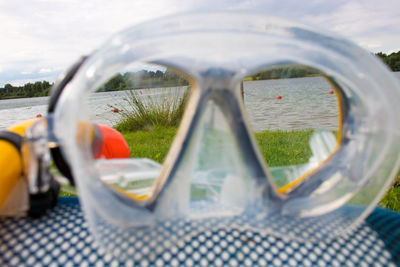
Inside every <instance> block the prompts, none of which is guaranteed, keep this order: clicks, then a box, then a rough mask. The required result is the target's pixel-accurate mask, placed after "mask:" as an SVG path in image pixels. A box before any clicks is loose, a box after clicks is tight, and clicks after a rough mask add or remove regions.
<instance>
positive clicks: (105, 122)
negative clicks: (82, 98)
mask: <svg viewBox="0 0 400 267" xmlns="http://www.w3.org/2000/svg"><path fill="white" fill-rule="evenodd" d="M190 90H191V86H190V83H189V78H188V77H187V76H186V75H185V74H183V73H181V72H178V71H176V70H173V69H170V68H167V67H164V66H160V65H155V64H135V65H134V66H130V67H129V68H128V69H126V70H124V71H121V72H119V73H118V74H117V75H115V76H114V77H112V78H111V79H109V80H108V81H106V82H105V83H104V84H103V85H101V86H100V87H99V89H98V90H97V91H96V92H95V93H93V94H91V95H90V97H89V99H88V106H89V117H90V122H91V125H92V131H91V133H89V134H88V135H89V136H90V140H91V141H90V143H91V146H90V147H88V148H87V149H86V150H88V151H90V153H91V156H92V157H93V158H94V159H95V161H96V163H95V164H96V167H97V170H98V172H99V175H100V177H101V179H102V181H103V182H105V183H106V184H108V185H110V186H111V187H113V188H114V189H116V190H118V191H120V192H122V193H124V194H125V195H128V196H130V197H133V198H135V199H145V198H146V197H147V194H148V192H149V190H150V187H151V185H152V184H153V181H154V180H155V179H156V178H157V176H158V174H159V172H160V169H161V164H162V163H163V161H164V159H165V157H166V155H167V153H168V151H169V148H170V146H171V144H172V141H173V139H174V137H175V134H176V132H177V128H178V126H179V123H180V121H181V119H182V116H183V112H184V110H185V106H186V103H187V100H188V98H189V95H190Z"/></svg>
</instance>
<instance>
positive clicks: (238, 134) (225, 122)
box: [157, 89, 280, 217]
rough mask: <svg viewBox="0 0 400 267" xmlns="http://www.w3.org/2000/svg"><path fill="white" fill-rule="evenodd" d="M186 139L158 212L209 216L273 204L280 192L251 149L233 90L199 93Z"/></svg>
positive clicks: (251, 143) (159, 203)
mask: <svg viewBox="0 0 400 267" xmlns="http://www.w3.org/2000/svg"><path fill="white" fill-rule="evenodd" d="M186 138H187V139H186V140H184V142H183V146H182V149H181V153H180V154H179V155H178V160H177V161H176V164H175V166H174V168H173V169H172V170H171V172H170V174H169V177H170V179H171V180H169V179H168V180H167V182H166V183H165V185H164V188H163V189H162V190H163V191H162V192H161V193H160V195H159V197H158V199H157V204H158V205H157V209H158V211H161V213H162V211H165V213H166V214H165V215H166V216H167V215H168V216H171V213H170V212H171V207H176V209H175V208H174V209H173V210H174V212H176V213H177V214H176V215H179V214H181V215H182V214H186V215H187V216H189V217H207V216H210V215H212V216H215V215H218V216H224V215H225V216H233V215H239V214H242V213H244V212H245V211H248V210H249V209H254V207H256V206H257V207H260V205H261V206H265V207H268V208H269V209H273V207H274V206H275V208H276V206H277V205H278V202H277V200H278V199H280V197H279V193H278V192H277V188H276V186H275V184H274V182H273V180H272V179H268V178H267V177H268V175H267V171H266V169H265V168H264V166H263V165H262V163H261V161H260V159H259V156H258V154H257V152H256V151H255V150H254V149H253V148H254V147H253V140H252V137H251V135H250V133H249V131H248V129H247V125H246V123H245V120H244V117H243V113H242V110H241V107H240V104H239V102H238V99H237V98H236V96H235V95H234V92H233V91H232V90H228V89H217V90H213V89H210V90H207V91H206V92H205V93H203V94H202V96H201V98H200V100H199V102H198V106H197V110H196V112H195V116H194V117H193V118H192V120H191V126H190V128H189V131H188V134H187V137H186ZM171 203H174V204H173V205H171ZM255 203H258V204H259V205H255ZM167 205H168V206H169V207H167ZM167 213H168V214H167Z"/></svg>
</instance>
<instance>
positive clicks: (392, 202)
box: [379, 186, 400, 212]
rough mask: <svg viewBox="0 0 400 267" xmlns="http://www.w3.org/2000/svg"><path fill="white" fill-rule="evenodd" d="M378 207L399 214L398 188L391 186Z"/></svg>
mask: <svg viewBox="0 0 400 267" xmlns="http://www.w3.org/2000/svg"><path fill="white" fill-rule="evenodd" d="M379 206H381V207H383V208H387V209H391V210H394V211H397V212H400V187H399V186H392V187H391V188H390V189H389V191H388V192H387V193H386V195H385V197H384V198H383V199H382V200H381V202H379Z"/></svg>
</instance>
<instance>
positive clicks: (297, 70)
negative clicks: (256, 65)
mask: <svg viewBox="0 0 400 267" xmlns="http://www.w3.org/2000/svg"><path fill="white" fill-rule="evenodd" d="M376 55H377V56H378V57H379V58H381V59H382V60H383V62H384V63H386V64H387V65H388V67H389V68H390V69H391V70H392V71H400V51H398V52H395V53H391V54H390V55H387V54H385V53H382V52H379V53H377V54H376ZM320 74H321V73H320V72H319V71H318V70H316V69H314V68H311V67H306V66H296V65H288V66H278V67H274V68H270V69H268V70H265V71H261V72H258V73H255V74H253V75H251V76H249V77H247V78H246V79H245V80H268V79H282V78H296V77H307V76H316V75H320ZM52 85H53V84H52V83H49V82H48V81H41V82H35V83H27V84H25V85H22V86H13V85H11V84H9V83H8V84H6V85H5V86H4V87H3V88H0V99H11V98H22V97H37V96H47V95H48V94H49V91H50V88H51V86H52ZM185 85H189V80H188V79H187V78H186V77H185V76H183V75H180V74H179V73H178V72H175V71H173V70H170V69H166V70H165V71H161V70H156V71H149V70H140V71H137V72H126V73H124V74H121V73H120V74H117V75H115V76H114V77H113V78H111V79H110V80H109V81H108V82H107V83H105V85H104V86H102V87H101V88H100V89H99V90H98V91H99V92H107V91H120V90H131V89H138V88H157V87H173V86H185Z"/></svg>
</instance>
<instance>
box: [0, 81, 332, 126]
mask: <svg viewBox="0 0 400 267" xmlns="http://www.w3.org/2000/svg"><path fill="white" fill-rule="evenodd" d="M329 90H331V87H330V85H329V84H328V83H327V82H326V81H325V80H324V79H323V78H321V77H313V78H295V79H282V80H266V81H249V82H244V99H245V106H246V108H247V109H248V113H249V116H250V119H251V122H252V126H253V128H254V129H255V130H256V131H261V130H265V129H271V130H274V129H283V130H293V129H309V128H313V129H328V130H334V129H336V127H337V103H336V97H335V95H334V94H329V93H328V92H329ZM143 92H145V94H153V95H154V94H157V91H156V89H151V90H148V91H145V90H143ZM277 95H280V96H282V99H277V98H276V96H277ZM126 96H127V92H124V91H119V92H105V93H96V94H92V95H91V96H90V98H89V100H88V105H89V109H90V112H91V114H90V117H91V119H92V120H93V121H96V122H99V123H103V124H106V125H110V126H112V125H113V124H114V123H115V122H117V121H118V119H119V118H120V115H119V114H118V113H113V112H112V110H113V107H118V108H124V107H121V106H123V103H122V102H123V101H122V99H123V98H124V97H126ZM47 102H48V97H37V98H22V99H11V100H0V129H5V128H6V127H8V126H10V125H13V124H15V123H17V122H20V121H23V120H27V119H31V118H34V117H36V115H37V114H43V115H45V114H46V108H47Z"/></svg>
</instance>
